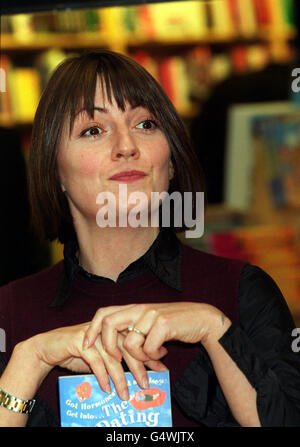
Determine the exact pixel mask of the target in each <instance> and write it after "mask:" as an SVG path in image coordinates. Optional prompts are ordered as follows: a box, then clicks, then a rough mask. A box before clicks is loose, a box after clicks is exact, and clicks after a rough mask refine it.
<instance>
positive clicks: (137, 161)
mask: <svg viewBox="0 0 300 447" xmlns="http://www.w3.org/2000/svg"><path fill="white" fill-rule="evenodd" d="M94 104H95V105H94V108H95V113H94V118H90V117H89V116H88V114H87V112H85V111H83V112H81V113H79V114H78V115H77V116H76V118H75V121H74V126H73V129H72V133H71V135H70V136H69V132H68V126H67V125H66V126H65V129H66V130H65V131H64V132H63V137H62V139H61V143H60V147H59V152H58V170H59V175H60V181H61V187H62V190H63V191H64V192H65V193H66V195H67V198H68V201H69V205H70V210H71V213H72V215H73V217H74V218H75V219H76V217H77V216H78V215H80V216H83V217H84V218H87V219H95V217H96V214H97V211H98V210H99V208H100V206H99V205H97V203H96V198H97V196H98V194H99V193H102V192H109V193H113V194H114V196H115V198H116V203H117V204H118V203H119V185H120V184H123V185H125V184H126V185H127V194H128V195H129V194H130V193H131V192H136V191H140V192H143V193H144V194H145V195H146V196H147V199H148V201H149V203H150V198H151V192H153V191H157V192H162V191H168V185H169V180H170V178H172V175H173V166H172V164H171V161H170V156H171V153H170V148H169V144H168V142H167V139H166V137H165V135H164V133H163V131H162V130H161V129H160V128H159V125H158V123H157V124H156V119H155V118H154V117H153V116H152V115H151V114H150V112H149V111H148V110H147V109H145V108H143V107H140V106H139V107H135V108H132V107H131V105H130V104H129V103H128V104H126V108H125V111H124V112H123V111H122V110H120V109H119V108H118V106H117V104H116V102H115V100H113V102H112V104H110V103H109V101H108V100H107V98H106V95H105V94H104V93H103V91H102V89H101V84H100V82H98V84H97V88H96V94H95V102H94ZM132 171H139V172H140V173H142V174H140V173H136V174H134V173H133V172H132ZM124 172H125V174H119V173H124ZM126 173H129V174H126ZM116 175H117V176H116ZM122 206H124V203H123V204H122ZM131 207H133V205H131ZM129 210H130V205H128V211H129ZM117 214H118V208H117Z"/></svg>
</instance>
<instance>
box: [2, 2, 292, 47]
mask: <svg viewBox="0 0 300 447" xmlns="http://www.w3.org/2000/svg"><path fill="white" fill-rule="evenodd" d="M294 1H295V0H211V1H209V2H206V1H179V2H172V3H171V4H170V3H156V4H148V5H138V6H124V7H111V8H102V9H93V10H91V9H88V10H73V11H61V12H51V13H38V14H22V15H12V16H4V17H3V18H2V33H12V34H14V35H15V36H16V37H17V38H18V39H20V40H26V39H29V40H30V39H31V38H34V35H35V34H36V33H38V32H48V33H53V32H55V33H80V32H91V33H94V32H96V33H99V34H101V33H102V34H103V35H107V34H110V35H113V36H119V38H120V36H122V37H124V36H126V35H131V34H132V35H133V36H134V37H135V38H142V39H146V40H164V39H166V40H170V39H171V40H172V39H179V40H182V39H184V40H188V39H195V38H196V39H198V38H205V37H207V36H209V34H211V35H212V36H225V37H226V36H228V37H229V36H232V35H239V36H245V37H252V36H255V34H256V33H257V32H258V31H259V30H261V29H263V28H268V29H269V28H272V29H274V30H275V32H276V33H280V32H282V31H283V32H285V31H287V32H288V31H289V30H291V29H293V27H294V9H293V8H294Z"/></svg>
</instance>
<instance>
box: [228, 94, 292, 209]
mask: <svg viewBox="0 0 300 447" xmlns="http://www.w3.org/2000/svg"><path fill="white" fill-rule="evenodd" d="M295 109H296V107H293V105H292V103H291V102H289V101H278V102H275V101H274V102H267V103H252V104H235V105H233V106H231V107H230V110H229V113H228V129H227V138H226V156H225V176H224V178H225V184H224V189H225V200H224V202H225V204H226V206H228V207H229V208H233V209H235V210H238V211H240V212H245V211H248V210H249V209H250V207H251V205H252V199H253V193H254V184H253V171H254V167H255V162H256V160H255V150H254V142H253V126H252V122H253V121H252V120H253V119H254V118H258V117H269V116H274V115H278V114H280V115H285V116H286V115H289V114H291V113H292V114H293V113H294V112H295Z"/></svg>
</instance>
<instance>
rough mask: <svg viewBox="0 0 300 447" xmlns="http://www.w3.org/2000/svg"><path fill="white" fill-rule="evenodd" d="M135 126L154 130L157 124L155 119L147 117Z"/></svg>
mask: <svg viewBox="0 0 300 447" xmlns="http://www.w3.org/2000/svg"><path fill="white" fill-rule="evenodd" d="M136 127H137V128H138V129H143V130H154V129H156V128H157V127H158V125H157V123H156V121H154V120H152V119H149V118H148V119H146V120H144V121H141V122H140V123H139V124H138V125H137V126H136Z"/></svg>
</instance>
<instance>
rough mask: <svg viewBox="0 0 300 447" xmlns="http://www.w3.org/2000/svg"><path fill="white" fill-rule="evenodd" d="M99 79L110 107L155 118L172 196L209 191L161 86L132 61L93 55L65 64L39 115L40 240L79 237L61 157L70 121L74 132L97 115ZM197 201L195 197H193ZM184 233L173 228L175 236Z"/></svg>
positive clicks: (34, 152) (34, 176)
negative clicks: (77, 122) (79, 122)
mask: <svg viewBox="0 0 300 447" xmlns="http://www.w3.org/2000/svg"><path fill="white" fill-rule="evenodd" d="M97 79H100V80H101V82H102V86H103V87H104V88H105V90H106V94H107V98H108V100H109V101H110V102H111V100H112V97H113V98H115V100H116V103H117V105H118V107H119V108H120V109H121V110H125V102H126V101H127V102H128V103H129V104H130V105H131V106H136V105H140V106H143V107H145V108H147V109H148V110H149V111H150V113H152V114H153V115H154V116H155V117H156V119H157V120H158V122H159V123H160V126H161V129H162V131H163V132H164V134H165V136H166V138H167V140H168V143H169V146H170V150H171V160H172V162H173V165H174V170H175V172H174V178H173V179H172V181H171V182H170V188H169V193H172V192H173V191H179V192H180V193H181V194H182V197H183V193H184V192H185V191H191V192H193V193H196V191H204V178H203V174H202V170H201V167H200V165H199V162H198V159H197V157H196V155H195V153H194V150H193V147H192V144H191V142H190V138H189V134H188V132H187V130H186V128H185V126H184V124H183V123H182V121H181V119H180V118H179V116H178V114H177V112H176V110H175V108H174V106H173V104H172V103H171V101H170V100H169V98H168V96H167V95H166V93H165V92H164V90H163V89H162V88H161V86H160V85H159V83H158V82H157V81H156V80H155V79H154V78H153V77H152V76H151V75H150V74H149V73H148V72H147V71H146V70H145V69H144V68H143V67H142V66H141V65H139V64H138V63H137V62H135V61H134V60H133V59H131V58H129V57H127V56H124V55H122V54H119V53H115V52H112V51H109V50H99V51H90V52H86V53H83V54H82V55H80V56H76V57H71V58H68V59H66V60H65V61H64V62H62V63H61V64H60V65H59V66H58V67H57V68H56V70H55V71H54V73H53V74H52V76H51V78H50V80H49V82H48V84H47V86H46V88H45V90H44V92H43V94H42V97H41V99H40V102H39V106H38V108H37V111H36V115H35V119H34V124H33V131H32V138H31V149H30V157H29V198H30V203H31V208H32V223H33V226H34V227H35V228H36V229H37V230H38V234H39V236H40V237H41V238H46V239H49V240H50V241H52V240H54V239H57V238H58V240H59V241H60V242H62V243H64V242H65V241H66V238H67V237H68V234H69V232H70V231H74V227H73V223H72V216H71V213H70V209H69V204H68V201H67V199H66V197H65V195H64V194H63V192H62V190H61V186H60V181H59V175H58V168H57V154H58V148H59V144H60V140H61V136H62V131H63V128H64V126H65V124H66V123H68V121H67V120H69V129H70V131H71V129H72V126H73V123H74V119H75V115H76V113H77V112H78V111H79V110H81V109H84V110H86V111H87V113H88V114H89V115H90V116H93V114H94V110H93V108H94V97H95V90H96V84H97ZM194 197H196V196H195V195H194ZM184 228H185V227H182V228H174V229H175V230H176V231H180V230H183V229H184Z"/></svg>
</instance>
